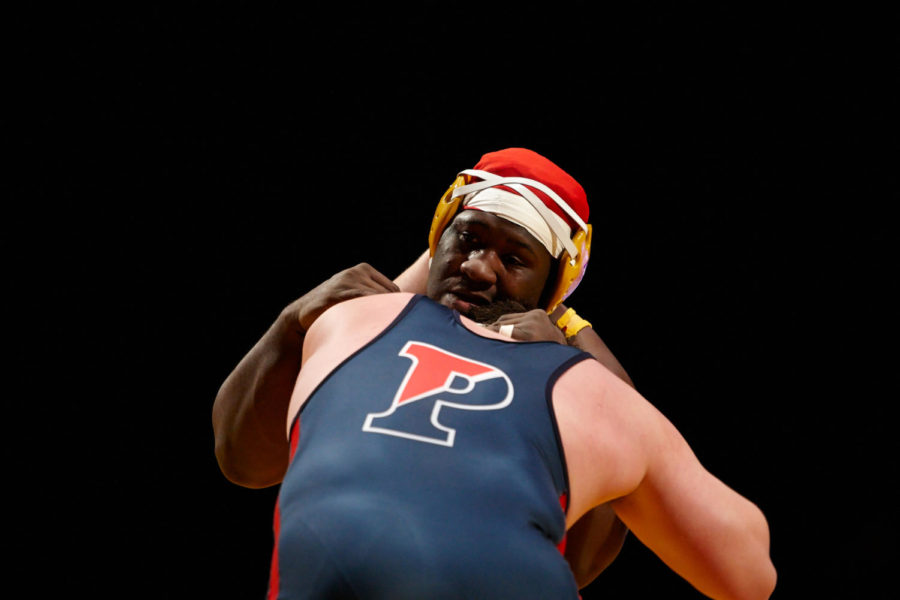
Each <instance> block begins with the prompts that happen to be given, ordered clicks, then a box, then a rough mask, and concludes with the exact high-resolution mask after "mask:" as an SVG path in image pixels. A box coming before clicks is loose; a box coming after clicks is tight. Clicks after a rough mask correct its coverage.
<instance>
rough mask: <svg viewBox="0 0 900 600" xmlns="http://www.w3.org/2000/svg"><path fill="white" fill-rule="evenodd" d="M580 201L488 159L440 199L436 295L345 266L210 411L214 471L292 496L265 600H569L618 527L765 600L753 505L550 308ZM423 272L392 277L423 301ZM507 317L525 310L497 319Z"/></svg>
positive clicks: (575, 320)
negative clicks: (488, 599) (489, 599)
mask: <svg viewBox="0 0 900 600" xmlns="http://www.w3.org/2000/svg"><path fill="white" fill-rule="evenodd" d="M539 192H540V193H539ZM583 197H584V195H583V190H581V188H580V186H578V184H577V183H576V182H574V180H573V179H571V177H569V176H568V175H567V174H565V173H564V172H563V171H562V170H561V169H559V168H558V167H556V165H553V163H551V162H550V161H547V160H546V159H545V158H543V157H540V156H539V155H536V154H534V153H531V152H529V151H527V150H522V149H508V150H505V151H500V152H496V153H490V154H488V155H485V157H483V159H482V161H481V162H480V163H479V165H476V169H474V170H472V171H464V172H463V173H462V177H461V179H458V180H457V182H456V183H455V184H454V186H453V187H452V188H451V191H449V192H448V195H447V196H445V199H442V205H441V206H440V207H439V210H438V213H437V214H436V222H435V226H434V227H433V230H432V239H431V240H430V249H429V254H430V255H431V261H430V262H431V264H430V268H429V269H428V275H427V280H426V282H425V291H426V292H427V296H425V297H423V296H420V295H412V294H409V293H397V292H398V291H399V290H400V286H398V285H397V284H396V283H394V282H392V281H390V280H389V279H388V278H387V277H385V276H384V275H382V274H380V273H378V272H377V271H376V270H374V269H372V268H371V267H369V266H367V265H360V266H357V267H355V268H353V269H348V270H347V271H343V272H341V273H339V274H338V275H336V276H335V277H333V278H332V279H330V280H329V281H327V282H325V283H323V284H322V285H320V286H319V287H317V288H316V289H314V290H313V291H311V292H310V293H308V294H306V295H305V296H303V297H302V298H300V299H298V300H297V301H295V302H293V303H292V304H291V305H289V306H288V307H287V308H286V309H285V310H284V311H282V313H281V315H280V316H279V319H278V320H277V321H276V322H275V323H274V324H273V325H272V327H271V328H270V329H269V331H268V332H266V334H265V335H264V336H263V338H262V339H261V340H260V341H259V342H258V343H257V344H256V346H254V348H253V349H251V351H250V352H249V353H248V354H247V356H245V357H244V359H243V360H242V361H241V362H240V363H239V365H238V366H237V367H236V368H235V370H234V371H233V372H232V374H231V375H229V377H228V378H227V379H226V381H225V382H224V383H223V385H222V388H221V389H220V392H219V394H218V396H217V398H216V402H215V406H214V410H213V423H214V428H215V433H216V455H217V458H218V459H219V463H220V465H221V467H222V470H223V472H224V473H225V474H226V476H227V477H228V478H229V479H230V480H232V481H234V482H236V483H238V484H241V485H245V486H248V487H264V486H268V485H273V484H276V483H282V489H281V491H280V495H279V503H278V507H277V508H276V552H275V553H274V556H273V570H272V578H271V581H270V594H271V597H275V596H276V594H280V595H279V596H278V597H291V598H293V597H297V598H317V597H322V598H325V597H366V598H369V597H370V598H378V597H398V598H399V597H433V598H444V597H446V598H456V597H471V596H472V595H479V596H481V595H490V596H499V597H572V598H575V597H577V588H578V584H579V583H582V584H583V583H586V582H587V581H589V580H590V579H591V578H592V577H593V576H595V575H596V573H598V572H599V570H602V568H603V567H604V566H605V565H606V564H608V562H609V561H610V560H611V559H612V558H613V557H614V556H615V554H616V553H617V552H618V549H619V548H620V546H621V542H622V538H623V536H624V535H625V528H624V526H623V525H622V523H623V522H624V523H625V524H626V525H627V526H628V527H629V528H630V529H631V530H632V531H634V532H635V534H636V535H637V537H638V538H639V539H640V540H641V541H642V542H643V543H645V544H646V545H647V546H649V547H650V548H651V549H652V550H653V551H654V552H655V553H656V554H657V555H658V556H659V557H660V558H661V559H662V560H663V561H665V562H666V563H667V564H668V565H669V566H670V567H672V568H673V569H674V570H675V571H676V572H677V573H679V574H680V575H682V576H683V577H684V578H685V579H687V580H688V581H689V582H691V583H692V584H693V585H694V586H695V587H697V588H698V589H699V590H700V591H701V592H703V593H705V594H707V595H709V596H711V597H714V598H765V597H768V595H769V594H770V592H771V589H772V587H773V586H774V578H775V573H774V568H773V567H772V565H771V561H770V560H769V557H768V527H767V525H766V522H765V518H764V517H763V515H762V513H761V512H760V511H759V509H758V508H757V507H756V506H755V505H753V504H752V503H751V502H749V501H748V500H746V499H745V498H743V497H741V496H740V495H738V494H737V493H735V492H733V491H732V490H730V489H729V488H728V487H727V486H725V485H724V484H723V483H722V482H720V481H719V480H718V479H716V478H715V477H713V476H712V475H711V474H709V473H708V472H706V471H705V470H704V469H703V467H702V466H701V465H700V464H699V463H698V462H697V460H696V458H695V457H694V455H693V454H692V452H691V451H690V448H689V447H688V446H687V444H686V443H685V441H684V440H683V438H682V437H681V436H680V435H679V434H678V432H677V431H676V430H675V429H674V428H673V427H672V425H671V423H669V422H668V421H667V420H666V419H665V417H663V416H662V415H661V414H659V413H658V411H656V410H655V409H654V408H653V407H652V406H651V405H650V404H649V403H648V402H647V401H646V400H644V399H643V398H642V397H641V396H640V395H638V394H637V393H636V392H635V391H634V390H633V389H632V388H631V387H629V385H628V384H627V383H625V381H623V379H626V380H627V376H624V377H622V375H624V371H622V370H621V367H620V366H619V365H618V363H617V362H616V361H615V359H614V358H611V355H609V354H608V350H606V349H605V346H604V345H602V342H600V343H599V347H600V352H599V354H600V356H598V357H597V358H598V360H590V357H589V355H587V354H585V353H584V352H581V351H579V350H578V349H576V348H572V347H569V346H568V344H567V342H577V340H578V339H579V338H581V341H582V345H584V344H586V345H588V346H590V345H591V344H592V343H596V342H597V341H598V340H599V338H596V336H595V334H593V333H592V332H591V331H590V327H586V322H584V321H583V320H582V319H580V318H579V317H577V316H573V315H572V314H571V313H570V312H568V311H566V312H565V313H564V315H565V316H563V317H562V320H561V321H560V322H559V323H560V326H559V327H557V325H556V324H554V321H553V320H551V319H549V318H548V317H547V316H546V315H547V312H546V311H547V310H548V309H550V310H551V311H552V310H554V309H555V308H556V307H557V305H558V303H559V302H560V300H561V299H562V297H564V296H565V295H566V293H569V292H571V289H572V287H573V285H575V284H577V281H578V280H579V279H580V276H581V268H582V267H583V265H584V262H585V259H586V256H584V255H585V254H586V250H587V246H588V243H589V236H588V237H587V238H585V236H583V235H582V236H579V235H578V234H577V233H576V234H575V235H573V234H572V231H573V230H580V231H585V232H587V233H588V234H589V228H588V227H587V226H586V223H585V221H586V217H587V214H586V208H587V203H586V200H584V201H582V199H583ZM445 200H446V201H447V202H446V206H445V205H444V204H445ZM536 205H539V206H536ZM573 205H574V207H575V209H574V210H567V209H573ZM542 206H543V207H544V208H546V207H548V206H549V207H550V209H551V211H552V212H553V214H554V215H556V216H557V217H558V218H554V217H553V216H548V212H550V211H547V210H541V207H542ZM579 211H581V214H579ZM573 212H574V213H575V214H574V217H575V218H573V215H572V214H571V213H573ZM582 215H583V217H582ZM573 256H574V257H576V258H575V259H574V260H573V259H572V257H573ZM579 257H580V258H581V260H578V258H579ZM423 264H424V265H425V266H428V265H427V262H426V261H422V260H420V261H417V263H416V265H413V267H412V268H411V269H410V270H408V271H407V272H406V273H404V275H403V276H401V277H400V278H398V282H399V283H400V284H401V285H402V286H404V287H406V288H407V289H412V290H413V291H419V290H418V289H416V288H418V287H420V286H421V285H422V281H421V273H422V270H421V268H420V267H421V265H423ZM417 265H418V266H417ZM566 265H568V267H567V266H566ZM504 305H507V307H506V308H501V311H502V310H506V311H508V310H510V308H509V306H513V307H514V308H512V310H514V311H515V314H508V315H504V316H500V317H499V318H497V317H496V315H491V314H490V312H491V310H492V309H493V308H495V307H497V306H501V307H502V306H504ZM523 309H524V310H523ZM482 313H487V316H485V315H484V314H482ZM557 313H558V311H557ZM469 316H472V317H474V318H478V319H482V320H486V321H487V322H488V323H489V326H488V327H483V326H479V325H477V324H476V323H475V321H474V320H472V319H470V318H468V317H469ZM511 326H512V327H511ZM562 327H564V328H565V330H566V333H563V331H562V329H561V328H562ZM501 332H502V333H501ZM588 334H590V335H593V336H594V337H593V339H590V338H588V341H587V342H585V341H584V338H586V337H588ZM523 339H524V340H554V341H555V342H558V343H548V342H546V341H540V342H530V343H522V342H521V341H519V340H523ZM514 340H516V341H514ZM301 348H302V356H301ZM601 360H602V361H605V362H606V363H607V364H608V365H609V366H610V368H606V367H604V366H602V365H601V363H600V362H599V361H601ZM410 365H412V366H410ZM301 366H302V369H301ZM429 369H430V370H429ZM442 369H443V370H442ZM613 370H618V371H619V374H620V376H616V375H614V374H613ZM298 373H299V376H298ZM442 373H443V375H442ZM450 373H452V374H453V375H452V376H449V377H448V374H450ZM423 382H424V383H423ZM460 382H462V383H463V384H465V385H461V384H460ZM460 385H461V387H460ZM513 390H515V392H513ZM431 392H436V393H434V394H432V393H431ZM613 511H615V512H613ZM619 519H621V521H620V520H619ZM576 524H579V525H578V527H576ZM579 529H581V530H582V532H587V533H586V535H582V537H581V538H580V541H576V537H577V536H576V535H574V534H576V532H578V531H579ZM567 530H568V531H569V532H570V533H569V536H568V539H566V531H567ZM564 544H565V546H566V549H565V551H566V557H567V558H568V559H569V562H568V564H567V563H566V561H565V560H564V559H563V557H562V555H561V553H560V550H562V548H563V545H564ZM570 567H571V568H570ZM573 571H574V572H580V574H579V576H578V578H577V582H576V576H574V575H573Z"/></svg>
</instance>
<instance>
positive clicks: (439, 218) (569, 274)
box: [428, 175, 592, 314]
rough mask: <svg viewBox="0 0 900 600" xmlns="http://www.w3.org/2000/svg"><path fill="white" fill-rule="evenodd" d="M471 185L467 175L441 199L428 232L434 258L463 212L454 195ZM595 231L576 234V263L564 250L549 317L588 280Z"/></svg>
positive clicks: (560, 258)
mask: <svg viewBox="0 0 900 600" xmlns="http://www.w3.org/2000/svg"><path fill="white" fill-rule="evenodd" d="M468 181H469V177H467V176H465V175H460V176H458V177H457V178H456V180H455V181H454V182H453V184H451V185H450V187H449V188H447V191H446V192H444V195H443V196H441V199H440V201H439V202H438V205H437V208H436V209H435V211H434V217H433V218H432V220H431V230H430V231H429V232H428V253H429V256H432V257H433V256H434V252H435V250H436V248H437V244H438V241H439V240H440V239H441V234H442V233H443V232H444V229H445V228H446V227H447V225H448V224H449V223H450V221H452V220H453V217H454V216H455V215H456V213H457V212H458V211H459V207H460V204H461V202H462V196H459V195H457V196H456V197H455V198H454V197H453V191H454V190H455V189H456V188H458V187H460V186H463V185H466V184H467V183H468ZM591 231H592V230H591V226H590V224H586V229H578V231H577V232H576V233H575V235H574V237H573V238H572V243H573V244H574V245H575V248H576V249H577V254H578V255H577V256H576V257H575V258H574V259H573V258H572V257H571V256H570V255H569V252H568V251H566V250H563V252H562V254H561V255H560V257H559V268H558V269H557V276H556V283H555V284H554V287H553V291H552V293H551V294H549V296H548V298H549V299H548V303H547V307H546V310H547V314H550V313H552V312H553V310H554V309H555V308H556V307H557V305H559V303H560V302H562V301H563V300H565V299H566V298H567V297H568V296H569V295H570V294H571V293H572V292H574V291H575V288H576V287H578V284H579V283H581V279H582V277H584V270H585V268H586V267H587V262H588V257H589V256H590V250H591Z"/></svg>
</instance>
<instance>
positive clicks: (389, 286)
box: [365, 264, 400, 293]
mask: <svg viewBox="0 0 900 600" xmlns="http://www.w3.org/2000/svg"><path fill="white" fill-rule="evenodd" d="M365 266H366V267H367V271H368V275H369V279H370V282H371V284H372V286H373V289H374V290H376V293H382V292H399V291H400V286H398V285H397V284H396V283H394V282H393V280H392V279H391V278H390V277H388V276H387V275H385V274H384V273H382V272H381V271H379V270H378V269H376V268H375V267H373V266H371V265H368V264H367V265H365Z"/></svg>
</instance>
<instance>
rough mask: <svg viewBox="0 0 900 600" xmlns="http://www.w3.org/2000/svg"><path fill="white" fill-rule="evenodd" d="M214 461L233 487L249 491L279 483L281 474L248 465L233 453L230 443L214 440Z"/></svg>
mask: <svg viewBox="0 0 900 600" xmlns="http://www.w3.org/2000/svg"><path fill="white" fill-rule="evenodd" d="M215 454H216V461H217V462H218V464H219V470H220V471H221V472H222V475H224V476H225V479H227V480H228V481H230V482H231V483H233V484H235V485H239V486H241V487H245V488H250V489H262V488H267V487H271V486H273V485H277V484H279V483H281V479H282V477H281V475H282V474H283V472H282V473H277V472H276V471H277V470H276V469H262V468H260V467H259V465H249V464H247V462H246V461H245V460H241V458H240V456H239V455H238V454H237V453H235V452H234V449H233V447H232V445H231V444H230V443H228V442H227V441H225V440H222V439H221V438H216V447H215Z"/></svg>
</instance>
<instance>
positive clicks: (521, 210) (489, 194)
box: [462, 188, 569, 258]
mask: <svg viewBox="0 0 900 600" xmlns="http://www.w3.org/2000/svg"><path fill="white" fill-rule="evenodd" d="M462 205H463V206H464V207H466V208H475V209H478V210H483V211H485V212H489V213H491V214H495V215H497V216H498V217H502V218H504V219H506V220H507V221H510V222H512V223H515V224H516V225H519V226H521V227H524V228H525V230H526V231H527V232H528V233H530V234H531V235H532V236H533V237H534V238H535V239H536V240H537V241H539V242H540V243H541V244H542V245H543V246H544V248H546V249H547V252H549V253H550V254H551V255H552V256H553V258H559V255H560V254H562V251H563V245H562V242H561V240H562V239H566V238H565V237H559V236H557V235H554V234H553V231H552V230H551V228H550V226H549V225H548V224H547V221H545V220H544V218H545V217H544V216H542V215H540V214H539V213H538V211H536V210H535V209H534V207H533V206H531V204H529V203H528V202H526V201H525V200H523V199H522V197H521V196H519V195H518V194H513V193H512V192H507V191H506V190H501V189H500V188H487V189H485V190H481V191H478V192H472V193H470V194H466V195H465V196H464V197H463V202H462ZM547 218H552V219H554V220H555V221H558V223H556V226H557V229H558V230H560V231H562V230H565V231H569V226H568V224H566V222H565V221H563V219H562V217H560V216H559V215H557V214H556V213H553V212H550V214H549V215H548V216H547Z"/></svg>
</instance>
